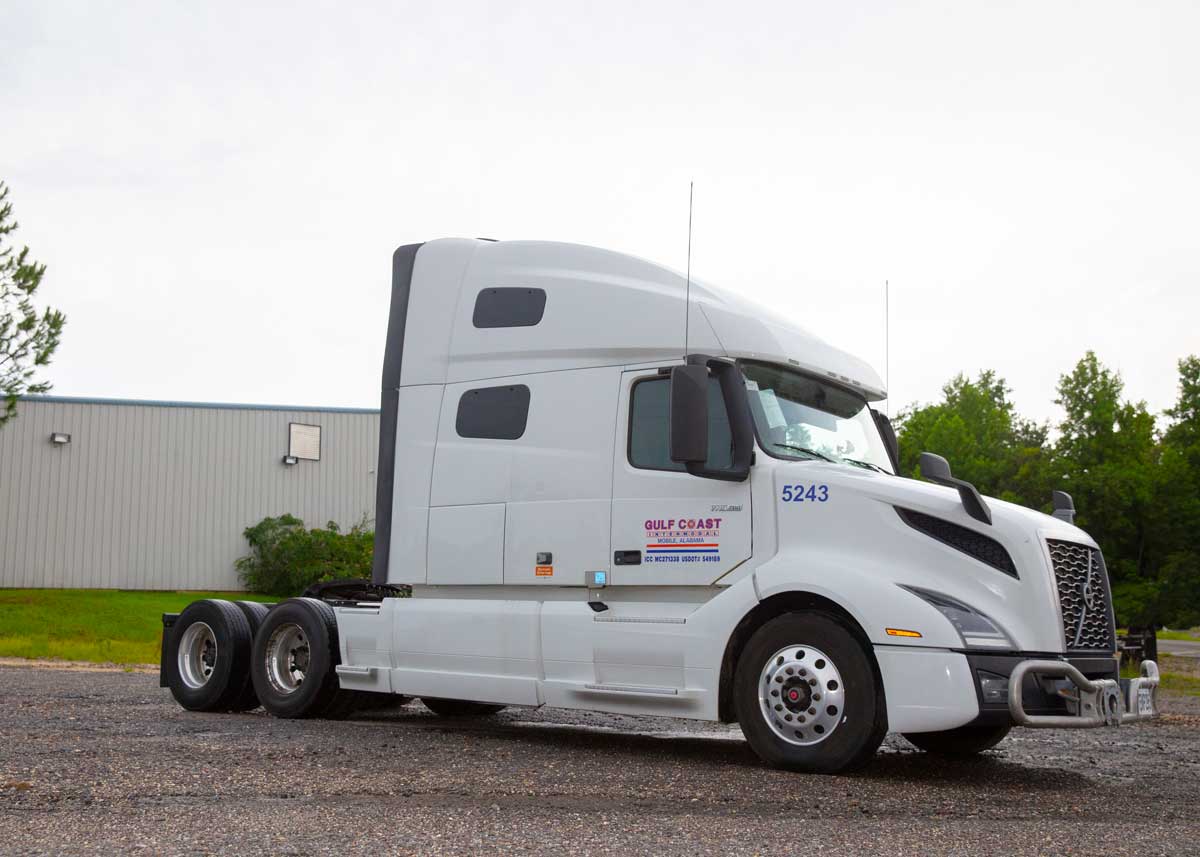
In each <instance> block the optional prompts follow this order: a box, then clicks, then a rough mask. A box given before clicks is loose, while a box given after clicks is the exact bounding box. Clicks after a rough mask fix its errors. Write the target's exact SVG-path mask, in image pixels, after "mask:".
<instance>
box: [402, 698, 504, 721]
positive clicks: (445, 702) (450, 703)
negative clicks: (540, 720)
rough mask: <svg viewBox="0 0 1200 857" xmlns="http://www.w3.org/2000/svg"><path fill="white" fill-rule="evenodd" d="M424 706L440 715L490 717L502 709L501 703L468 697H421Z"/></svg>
mask: <svg viewBox="0 0 1200 857" xmlns="http://www.w3.org/2000/svg"><path fill="white" fill-rule="evenodd" d="M421 702H423V703H424V704H425V707H426V708H428V709H429V710H430V711H432V712H433V713H434V714H437V715H439V716H440V717H490V716H491V715H493V714H498V713H499V712H501V711H503V710H504V706H503V705H494V704H492V703H490V702H472V701H470V700H468V699H431V698H430V697H427V696H422V697H421Z"/></svg>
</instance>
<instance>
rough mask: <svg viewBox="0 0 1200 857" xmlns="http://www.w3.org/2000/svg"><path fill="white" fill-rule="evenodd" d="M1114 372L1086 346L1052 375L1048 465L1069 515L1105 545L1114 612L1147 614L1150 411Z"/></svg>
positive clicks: (1155, 452) (1152, 456)
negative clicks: (1070, 500)
mask: <svg viewBox="0 0 1200 857" xmlns="http://www.w3.org/2000/svg"><path fill="white" fill-rule="evenodd" d="M1124 390H1125V384H1124V382H1123V381H1122V380H1121V376H1120V374H1119V373H1117V372H1114V371H1112V370H1110V369H1108V368H1107V367H1106V366H1104V365H1103V364H1102V363H1100V361H1099V360H1098V359H1097V357H1096V355H1095V353H1094V352H1091V351H1089V352H1087V354H1086V355H1084V357H1083V359H1082V360H1080V361H1079V363H1077V364H1076V366H1075V368H1074V369H1073V370H1072V371H1071V372H1070V373H1069V374H1066V375H1063V376H1061V377H1060V378H1059V383H1058V398H1057V399H1055V402H1056V404H1058V405H1061V406H1062V408H1063V410H1064V411H1065V412H1066V413H1065V416H1064V418H1063V421H1062V422H1061V423H1060V424H1059V427H1058V428H1059V438H1058V443H1057V444H1056V445H1055V462H1054V464H1055V470H1056V471H1057V472H1058V473H1059V474H1061V479H1062V484H1063V487H1064V488H1065V489H1066V490H1067V491H1069V492H1070V493H1071V495H1072V496H1073V497H1074V499H1075V508H1076V509H1077V510H1078V516H1077V518H1076V523H1077V524H1078V525H1079V526H1080V527H1082V528H1083V529H1085V530H1087V531H1088V532H1089V533H1090V534H1091V536H1092V538H1094V539H1095V540H1096V541H1097V542H1098V543H1099V544H1100V547H1101V549H1102V550H1103V551H1104V557H1105V562H1106V563H1107V565H1108V572H1109V577H1110V579H1111V580H1112V581H1113V588H1114V597H1115V599H1116V603H1117V612H1118V618H1119V619H1120V620H1121V621H1123V622H1126V623H1131V624H1146V623H1150V622H1153V621H1154V614H1155V612H1156V611H1157V608H1156V606H1155V605H1156V604H1157V601H1158V597H1157V593H1158V584H1157V581H1156V579H1155V578H1156V574H1155V571H1156V566H1157V563H1158V561H1159V560H1160V559H1161V558H1160V557H1159V556H1156V554H1155V545H1154V544H1153V542H1152V541H1151V540H1150V538H1149V537H1150V534H1151V529H1152V517H1153V513H1154V506H1153V501H1154V498H1155V494H1156V485H1157V482H1158V460H1159V448H1158V444H1157V439H1156V437H1155V424H1154V417H1153V416H1152V415H1151V414H1150V412H1149V411H1147V410H1146V405H1145V403H1144V402H1128V401H1124V400H1123V399H1122V396H1123V393H1124Z"/></svg>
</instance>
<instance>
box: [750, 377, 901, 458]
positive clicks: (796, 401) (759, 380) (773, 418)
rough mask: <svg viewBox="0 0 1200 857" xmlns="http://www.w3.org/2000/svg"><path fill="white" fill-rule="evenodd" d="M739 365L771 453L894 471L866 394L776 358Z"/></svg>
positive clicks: (757, 423) (760, 435)
mask: <svg viewBox="0 0 1200 857" xmlns="http://www.w3.org/2000/svg"><path fill="white" fill-rule="evenodd" d="M738 366H739V367H740V368H741V370H742V374H743V375H745V377H746V391H747V393H748V394H749V399H750V412H751V413H752V414H753V415H754V425H755V427H756V428H757V429H758V438H759V441H760V442H761V443H762V445H763V448H764V449H765V450H766V451H767V452H768V453H769V454H771V455H773V456H775V457H776V458H796V459H825V460H827V461H834V462H837V463H839V464H846V465H849V466H852V467H864V468H867V469H870V470H882V471H884V472H886V473H892V472H893V471H892V462H891V459H889V458H888V453H887V447H886V446H884V442H883V438H881V437H880V436H879V430H878V429H877V428H876V427H875V419H874V418H873V417H872V416H871V409H870V407H869V406H868V405H867V402H866V400H865V399H863V398H862V397H860V396H857V395H855V394H854V393H851V392H850V391H848V390H846V389H844V388H842V387H838V386H836V385H834V384H829V383H826V382H825V381H822V380H821V379H819V378H817V377H815V376H812V375H805V374H803V373H801V372H795V371H793V370H791V369H785V368H783V367H782V366H776V365H774V364H772V363H760V362H758V361H756V360H742V361H740V362H739V363H738Z"/></svg>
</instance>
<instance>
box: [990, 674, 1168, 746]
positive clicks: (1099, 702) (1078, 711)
mask: <svg viewBox="0 0 1200 857" xmlns="http://www.w3.org/2000/svg"><path fill="white" fill-rule="evenodd" d="M1027 676H1033V677H1034V678H1035V680H1037V681H1039V682H1040V683H1042V685H1043V686H1045V685H1046V683H1047V682H1053V685H1052V687H1053V690H1054V692H1055V693H1056V694H1057V695H1058V696H1059V697H1060V698H1061V699H1062V700H1063V702H1064V703H1065V707H1066V713H1065V714H1035V713H1030V712H1029V711H1027V710H1026V707H1025V700H1024V696H1025V694H1024V693H1023V692H1022V688H1023V687H1024V686H1025V683H1026V677H1027ZM1059 679H1065V681H1057V680H1059ZM1008 712H1009V714H1010V715H1011V717H1012V719H1013V722H1014V723H1016V724H1017V725H1018V726H1027V727H1033V728H1055V729H1088V728H1094V727H1097V726H1120V725H1121V724H1122V723H1130V722H1133V721H1137V720H1149V719H1150V718H1153V717H1157V716H1158V664H1156V663H1155V662H1154V661H1142V667H1141V675H1140V676H1138V677H1137V678H1132V679H1111V678H1088V677H1087V676H1085V675H1084V674H1083V673H1082V672H1080V671H1079V669H1078V668H1077V667H1075V666H1074V665H1073V664H1071V663H1068V662H1067V661H1051V660H1033V661H1021V662H1020V663H1019V664H1017V665H1016V667H1015V668H1014V669H1013V671H1012V674H1011V675H1010V676H1009V683H1008Z"/></svg>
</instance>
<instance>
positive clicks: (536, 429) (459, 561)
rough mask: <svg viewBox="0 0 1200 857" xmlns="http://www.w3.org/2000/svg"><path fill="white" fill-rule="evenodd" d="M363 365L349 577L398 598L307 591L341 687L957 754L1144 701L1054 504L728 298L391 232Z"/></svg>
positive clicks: (644, 273) (1084, 558) (619, 266)
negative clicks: (899, 430)
mask: <svg viewBox="0 0 1200 857" xmlns="http://www.w3.org/2000/svg"><path fill="white" fill-rule="evenodd" d="M382 381H383V384H382V406H381V430H380V437H381V440H380V451H379V466H378V470H377V474H378V493H377V508H376V534H375V553H374V567H373V581H372V583H373V585H374V586H376V587H378V588H379V591H381V592H384V593H395V594H396V595H399V594H401V593H402V592H403V593H405V594H409V597H381V598H378V599H372V600H351V601H345V600H342V601H335V602H334V603H332V604H323V606H322V608H321V609H322V610H325V611H330V614H331V615H332V617H333V622H334V624H335V629H334V630H333V631H332V632H331V633H333V634H334V637H335V638H336V640H335V641H332V642H327V643H326V645H328V646H329V647H330V649H331V651H330V653H329V655H328V658H327V661H328V664H327V665H326V666H324V667H322V669H324V670H326V671H327V672H328V673H329V676H332V677H333V678H329V677H324V678H322V679H321V680H322V681H323V682H336V686H337V690H339V691H341V692H344V693H352V694H354V693H357V694H362V693H372V694H392V695H402V696H405V697H413V696H418V697H422V698H423V699H425V700H426V701H429V702H431V704H434V705H441V706H442V707H443V709H446V710H450V707H451V706H450V703H457V704H459V710H462V711H470V712H475V713H486V712H487V711H493V710H496V709H497V707H499V706H506V705H519V706H540V705H550V706H557V707H566V708H583V709H593V710H600V711H611V712H621V713H629V714H657V715H669V716H674V717H690V718H701V719H709V720H724V721H729V722H732V721H737V722H738V723H739V724H740V725H741V728H742V731H743V732H744V733H745V734H746V737H747V740H748V741H749V742H750V744H751V745H752V746H753V747H754V749H755V750H756V751H757V752H758V753H759V754H760V755H761V756H762V757H763V758H764V759H766V760H767V761H769V762H771V763H772V764H776V765H779V766H782V767H787V768H793V769H798V770H809V771H836V770H844V769H846V768H848V767H853V766H854V765H857V764H861V763H862V762H864V761H865V760H866V759H868V758H869V757H870V755H871V754H873V753H874V751H875V749H876V748H877V747H878V745H879V743H880V741H881V740H882V737H883V735H884V733H885V732H886V731H894V732H902V733H904V734H905V735H906V736H908V737H909V738H910V740H912V741H913V742H914V743H916V744H917V745H918V746H919V747H923V748H924V749H928V750H930V751H935V752H949V753H970V752H978V751H979V750H982V749H986V748H987V747H990V746H993V745H994V744H995V743H996V742H998V741H999V740H1001V739H1002V738H1003V737H1004V735H1005V734H1006V733H1007V732H1008V730H1009V729H1010V728H1011V727H1012V726H1014V725H1021V726H1030V727H1037V726H1066V727H1081V726H1101V725H1109V726H1111V725H1116V724H1119V723H1121V722H1123V721H1128V720H1133V719H1138V718H1140V717H1148V716H1153V715H1154V714H1155V700H1154V695H1155V694H1154V691H1155V688H1156V686H1157V670H1156V667H1155V666H1154V665H1153V663H1150V662H1147V663H1146V664H1144V665H1143V671H1142V672H1143V675H1142V677H1141V678H1140V679H1134V680H1132V681H1125V682H1124V683H1122V682H1121V681H1120V680H1119V679H1118V675H1117V661H1116V660H1115V658H1114V653H1115V650H1116V636H1115V629H1114V623H1113V613H1112V606H1111V599H1110V593H1109V586H1108V580H1107V575H1106V573H1105V570H1104V564H1103V557H1102V555H1101V553H1100V550H1099V547H1098V546H1097V545H1096V543H1095V542H1094V541H1093V540H1092V539H1091V538H1090V537H1089V536H1088V535H1087V534H1086V533H1085V532H1083V531H1082V530H1080V529H1078V528H1077V527H1075V526H1074V525H1073V524H1072V523H1071V522H1070V521H1069V520H1068V518H1069V517H1070V515H1069V510H1067V509H1066V508H1065V507H1064V509H1063V512H1064V514H1062V515H1057V516H1050V515H1045V514H1042V513H1040V512H1036V511H1033V510H1030V509H1026V508H1022V507H1018V506H1014V505H1012V504H1009V503H1004V502H1002V501H999V500H996V499H993V498H983V497H980V496H979V494H978V492H977V491H975V489H974V488H973V486H970V485H968V484H966V483H963V482H961V481H959V480H955V479H954V478H953V476H952V474H951V473H950V468H949V466H948V465H947V464H946V463H945V462H944V461H943V460H941V459H938V458H937V457H936V456H928V457H927V458H925V459H923V461H922V472H923V473H924V474H925V475H926V477H927V478H928V479H933V480H936V481H923V480H914V479H908V478H902V477H900V476H898V475H897V455H896V442H895V434H894V433H893V432H892V430H891V426H890V423H889V422H888V420H887V418H886V417H884V416H883V415H882V414H880V413H879V412H878V411H877V410H876V409H875V408H874V407H873V403H877V402H879V401H881V400H882V399H884V398H885V397H886V391H885V390H884V388H883V384H882V382H881V380H880V378H879V376H878V374H877V373H876V372H875V371H874V370H873V369H872V368H871V367H870V366H868V365H867V364H866V363H865V362H863V361H862V360H859V359H858V358H856V357H854V356H852V355H850V354H847V353H845V352H843V351H841V350H839V349H837V348H835V347H834V346H832V345H830V344H828V343H826V342H824V341H823V340H821V339H820V338H818V337H817V336H815V335H813V334H811V333H809V332H807V331H806V330H804V329H803V328H801V327H798V326H796V325H794V324H792V323H791V322H789V321H787V320H785V319H782V318H779V317H778V316H776V315H775V314H774V313H772V312H771V311H770V310H768V309H765V308H763V307H759V306H756V305H754V304H752V303H750V302H748V301H746V300H744V299H742V298H740V297H739V296H737V295H735V294H733V293H731V292H728V291H725V290H722V289H720V288H717V287H715V286H711V285H707V284H704V283H700V282H695V281H689V280H688V279H687V278H685V277H684V276H681V275H680V274H678V273H676V272H674V271H671V270H669V269H667V268H664V267H662V266H659V265H656V264H653V263H651V262H647V261H644V260H641V259H637V258H634V257H630V256H626V255H622V254H618V253H613V252H609V251H605V250H600V249H596V248H591V247H582V246H577V245H569V244H559V243H550V242H537V241H503V242H493V241H484V240H466V239H442V240H437V241H431V242H428V243H424V244H419V245H409V246H405V247H401V248H399V249H398V250H397V251H396V252H395V254H394V256H393V270H392V297H391V308H390V314H389V319H388V332H387V341H386V348H385V359H384V369H383V378H382ZM1064 496H1065V495H1064ZM297 609H298V610H299V609H300V608H297ZM309 609H313V610H315V609H316V608H309ZM301 612H302V611H301ZM272 613H274V611H272ZM323 615H325V614H323ZM293 618H294V617H293ZM326 618H328V616H327V617H326ZM272 621H273V620H272V618H271V614H268V616H267V617H266V619H264V620H263V623H262V627H261V628H260V629H258V630H257V631H256V632H255V634H254V640H253V646H252V649H253V651H252V653H251V660H250V665H249V672H250V674H251V679H250V681H251V683H252V684H253V686H254V687H255V688H256V689H257V690H259V691H260V692H259V693H258V697H259V699H260V700H261V701H262V702H263V704H264V705H266V706H267V708H268V710H273V708H276V709H280V710H283V711H284V712H285V716H297V715H292V714H290V712H291V711H292V708H289V707H287V706H285V705H284V702H288V703H289V705H293V706H294V704H295V699H297V698H298V697H294V696H289V693H291V694H295V693H298V692H299V689H300V688H302V686H303V684H304V682H306V681H307V682H308V683H309V685H310V689H311V686H312V685H313V684H314V680H313V678H312V676H311V672H312V669H313V662H312V651H311V649H312V644H311V641H312V637H313V634H314V633H317V632H318V631H319V629H316V630H313V629H310V630H309V632H308V633H307V636H302V638H301V639H303V640H305V642H304V644H303V645H301V644H297V642H296V640H297V638H296V636H295V633H294V632H291V633H292V636H291V637H290V638H288V639H287V640H285V641H283V643H280V642H279V640H277V641H276V645H275V646H274V647H272V645H271V640H270V637H271V635H272V634H274V635H276V636H278V635H279V634H280V633H281V632H280V631H279V627H283V626H285V625H286V626H289V627H290V626H291V625H296V624H297V623H296V622H294V621H292V622H290V623H289V622H283V621H282V620H280V621H276V622H274V624H272ZM299 624H303V623H299ZM272 628H274V630H272ZM314 628H315V626H314ZM180 633H182V631H181V632H180ZM260 636H261V637H263V639H262V640H259V637H260ZM318 636H319V634H318ZM305 646H308V648H307V649H306V648H305ZM271 658H274V659H275V661H274V663H275V669H276V672H277V673H279V674H289V675H292V676H293V677H295V675H297V674H299V675H300V681H299V683H297V684H296V686H295V687H294V688H292V689H291V690H290V691H288V693H280V691H281V686H280V685H279V683H278V682H277V683H275V684H272V682H271V680H270V667H271ZM281 658H282V660H280V659H281ZM289 658H291V660H288V659H289ZM260 662H261V663H260ZM297 664H301V665H302V666H303V668H302V669H301V668H297V666H296V665H297ZM177 671H178V672H182V671H183V669H182V667H181V668H180V670H177ZM260 673H261V675H260ZM284 684H286V681H285V682H284ZM283 690H287V689H286V688H283ZM273 694H274V695H275V696H278V699H275V696H273ZM435 710H436V709H435ZM273 713H275V712H274V711H273Z"/></svg>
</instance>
